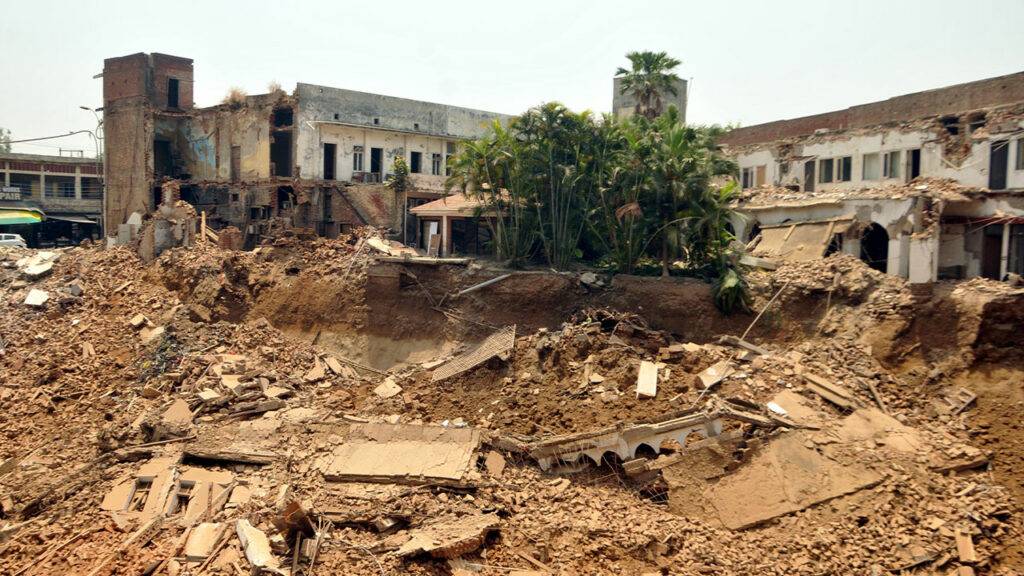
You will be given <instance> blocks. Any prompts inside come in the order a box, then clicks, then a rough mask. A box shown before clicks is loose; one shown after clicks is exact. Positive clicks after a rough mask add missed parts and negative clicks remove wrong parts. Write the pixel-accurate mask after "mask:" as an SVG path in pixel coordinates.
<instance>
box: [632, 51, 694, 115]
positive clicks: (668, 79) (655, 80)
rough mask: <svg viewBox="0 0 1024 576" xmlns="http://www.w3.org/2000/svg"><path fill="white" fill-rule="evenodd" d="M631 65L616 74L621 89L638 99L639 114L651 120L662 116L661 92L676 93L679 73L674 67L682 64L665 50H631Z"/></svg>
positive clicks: (637, 111)
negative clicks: (620, 79)
mask: <svg viewBox="0 0 1024 576" xmlns="http://www.w3.org/2000/svg"><path fill="white" fill-rule="evenodd" d="M626 58H628V59H629V62H630V68H629V69H626V68H619V69H618V70H617V71H616V72H615V75H616V76H619V77H621V78H622V83H621V85H620V87H619V89H620V90H621V91H622V93H623V94H632V95H633V97H634V98H635V99H636V108H635V110H636V113H637V114H639V115H642V116H644V117H645V118H647V119H648V120H653V119H655V118H657V117H658V116H660V115H661V113H662V112H663V111H664V110H663V104H662V100H661V99H662V95H664V94H671V95H673V96H677V95H678V94H679V92H678V91H677V90H676V83H677V82H679V76H678V75H677V74H676V73H675V72H674V70H675V69H676V68H677V67H678V66H679V65H680V64H682V62H680V61H679V60H676V59H675V58H672V57H671V56H669V55H668V53H666V52H629V53H628V54H626Z"/></svg>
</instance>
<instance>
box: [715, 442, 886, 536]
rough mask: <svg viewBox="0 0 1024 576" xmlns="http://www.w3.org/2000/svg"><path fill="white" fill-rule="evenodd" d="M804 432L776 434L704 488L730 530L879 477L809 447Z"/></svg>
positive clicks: (864, 485)
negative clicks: (741, 465)
mask: <svg viewBox="0 0 1024 576" xmlns="http://www.w3.org/2000/svg"><path fill="white" fill-rule="evenodd" d="M808 434H809V433H807V432H788V433H786V434H782V435H780V436H778V437H777V438H775V439H774V440H772V441H771V442H770V443H768V445H767V446H766V447H765V449H764V450H762V451H761V452H759V453H758V454H757V455H756V456H755V457H754V458H753V459H752V460H751V461H750V462H748V463H747V464H746V465H744V466H743V467H742V468H740V469H739V470H737V471H736V472H735V473H733V474H731V475H729V476H725V477H723V478H722V479H721V480H719V481H718V482H717V483H716V484H714V485H712V486H709V487H708V488H707V489H706V490H705V491H704V495H705V497H706V498H707V499H708V500H709V501H710V503H711V504H712V506H713V507H714V509H715V510H716V511H717V513H718V517H719V519H720V520H721V521H722V524H724V525H725V526H726V527H727V528H729V529H732V530H741V529H744V528H749V527H751V526H756V525H758V524H761V523H763V522H767V521H769V520H772V519H774V518H777V517H779V516H783V515H785V514H789V513H792V512H796V511H798V510H802V509H804V508H807V507H810V506H813V505H815V504H820V503H821V502H825V501H827V500H831V499H833V498H836V497H839V496H843V495H845V494H850V493H853V492H856V491H858V490H863V489H864V488H868V487H871V486H874V485H876V484H877V483H879V482H881V481H882V479H883V476H882V475H881V474H879V473H877V472H875V471H873V470H870V469H868V468H864V467H861V466H845V465H843V464H840V463H839V462H837V461H835V460H833V459H831V458H829V457H827V456H824V455H822V454H820V453H818V452H817V451H816V450H813V449H811V448H808V447H807V444H808V443H809V436H808Z"/></svg>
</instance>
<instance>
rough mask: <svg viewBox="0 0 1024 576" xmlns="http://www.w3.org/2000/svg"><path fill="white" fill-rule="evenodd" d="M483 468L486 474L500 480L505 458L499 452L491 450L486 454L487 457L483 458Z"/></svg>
mask: <svg viewBox="0 0 1024 576" xmlns="http://www.w3.org/2000/svg"><path fill="white" fill-rule="evenodd" d="M484 467H485V468H487V473H488V474H490V475H491V476H493V477H495V478H500V477H501V474H502V473H503V472H504V471H505V457H504V456H502V455H501V453H500V452H495V451H494V450H491V451H490V452H488V453H487V457H486V458H484Z"/></svg>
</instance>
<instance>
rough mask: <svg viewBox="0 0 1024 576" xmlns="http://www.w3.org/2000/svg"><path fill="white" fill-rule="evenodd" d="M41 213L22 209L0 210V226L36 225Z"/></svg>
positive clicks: (41, 219) (40, 219) (40, 220)
mask: <svg viewBox="0 0 1024 576" xmlns="http://www.w3.org/2000/svg"><path fill="white" fill-rule="evenodd" d="M42 221H43V213H42V212H37V211H35V210H26V209H23V208H0V226H3V225H7V224H38V223H40V222H42Z"/></svg>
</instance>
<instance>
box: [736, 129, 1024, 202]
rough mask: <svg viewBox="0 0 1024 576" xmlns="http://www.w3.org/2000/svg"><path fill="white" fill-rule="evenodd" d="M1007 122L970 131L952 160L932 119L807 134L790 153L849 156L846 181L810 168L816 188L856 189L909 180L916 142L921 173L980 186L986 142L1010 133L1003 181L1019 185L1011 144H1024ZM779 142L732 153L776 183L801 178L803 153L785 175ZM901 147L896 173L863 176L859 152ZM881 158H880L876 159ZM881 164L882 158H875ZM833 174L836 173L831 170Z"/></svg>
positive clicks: (1021, 175) (984, 179)
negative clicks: (916, 124) (926, 123)
mask: <svg viewBox="0 0 1024 576" xmlns="http://www.w3.org/2000/svg"><path fill="white" fill-rule="evenodd" d="M1016 127H1017V129H1021V128H1024V120H1022V121H1017V122H1016ZM1012 129H1013V128H1012V127H1011V126H1002V127H1001V130H1002V131H1001V132H996V133H987V132H986V133H982V134H979V135H978V137H972V136H969V135H966V136H962V137H964V138H968V139H969V140H968V142H969V143H970V144H969V146H970V152H969V154H968V155H967V157H966V158H964V159H963V160H962V161H961V160H953V159H950V158H947V157H946V153H945V147H944V144H943V138H944V137H945V136H944V135H942V134H941V132H940V131H941V130H943V129H942V128H941V127H940V126H939V125H938V124H937V123H936V124H935V126H934V128H933V129H928V130H905V129H899V128H892V129H884V130H878V131H876V132H870V133H863V134H837V135H833V136H811V137H807V138H806V139H804V140H803V141H802V142H798V143H795V144H793V145H792V147H791V152H790V157H814V158H815V160H821V159H827V158H840V157H844V156H850V157H851V162H852V170H851V179H850V181H849V182H830V183H829V182H818V181H817V179H818V176H819V173H820V169H819V168H818V167H817V166H816V167H815V168H816V169H815V179H816V181H815V183H814V189H815V191H821V192H826V191H844V190H858V189H862V188H866V187H873V186H879V185H883V184H889V183H899V182H904V181H907V180H909V177H908V176H909V174H908V170H907V166H908V164H907V153H908V151H909V150H913V149H915V148H918V149H920V150H921V166H920V171H921V175H922V176H930V177H935V178H951V179H954V180H957V181H958V182H960V183H961V184H964V185H965V186H972V187H977V188H984V187H987V186H988V171H989V158H990V151H991V143H992V142H993V141H1001V140H1004V139H1010V140H1011V145H1010V155H1009V157H1010V168H1009V171H1008V178H1007V187H1008V188H1024V170H1016V169H1015V166H1014V162H1013V159H1014V158H1015V156H1014V155H1015V154H1016V146H1024V140H1022V139H1021V138H1020V137H1019V136H1013V137H1011V136H1010V134H1012V132H1009V131H1008V130H1012ZM779 148H780V145H779V143H778V142H771V143H767V144H764V145H761V146H749V147H745V148H743V149H742V150H741V151H739V152H737V153H736V154H735V158H736V161H737V163H738V164H739V166H740V168H741V169H742V168H756V167H757V166H762V165H763V166H765V170H766V183H768V184H778V185H783V186H785V185H792V184H797V185H800V186H801V188H803V187H804V186H805V183H804V181H803V180H804V162H805V161H806V160H805V159H803V158H801V159H799V160H795V161H790V162H789V164H790V168H789V175H788V176H786V177H783V176H782V174H781V171H780V167H779V162H780V160H784V159H780V158H779V157H778V150H779ZM892 151H901V152H902V154H901V158H900V173H899V177H898V178H882V177H879V178H878V179H872V180H865V179H864V155H865V154H872V153H885V152H892ZM879 162H881V159H880V160H879ZM880 166H881V164H880ZM835 176H836V177H837V176H838V174H836V175H835Z"/></svg>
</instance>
